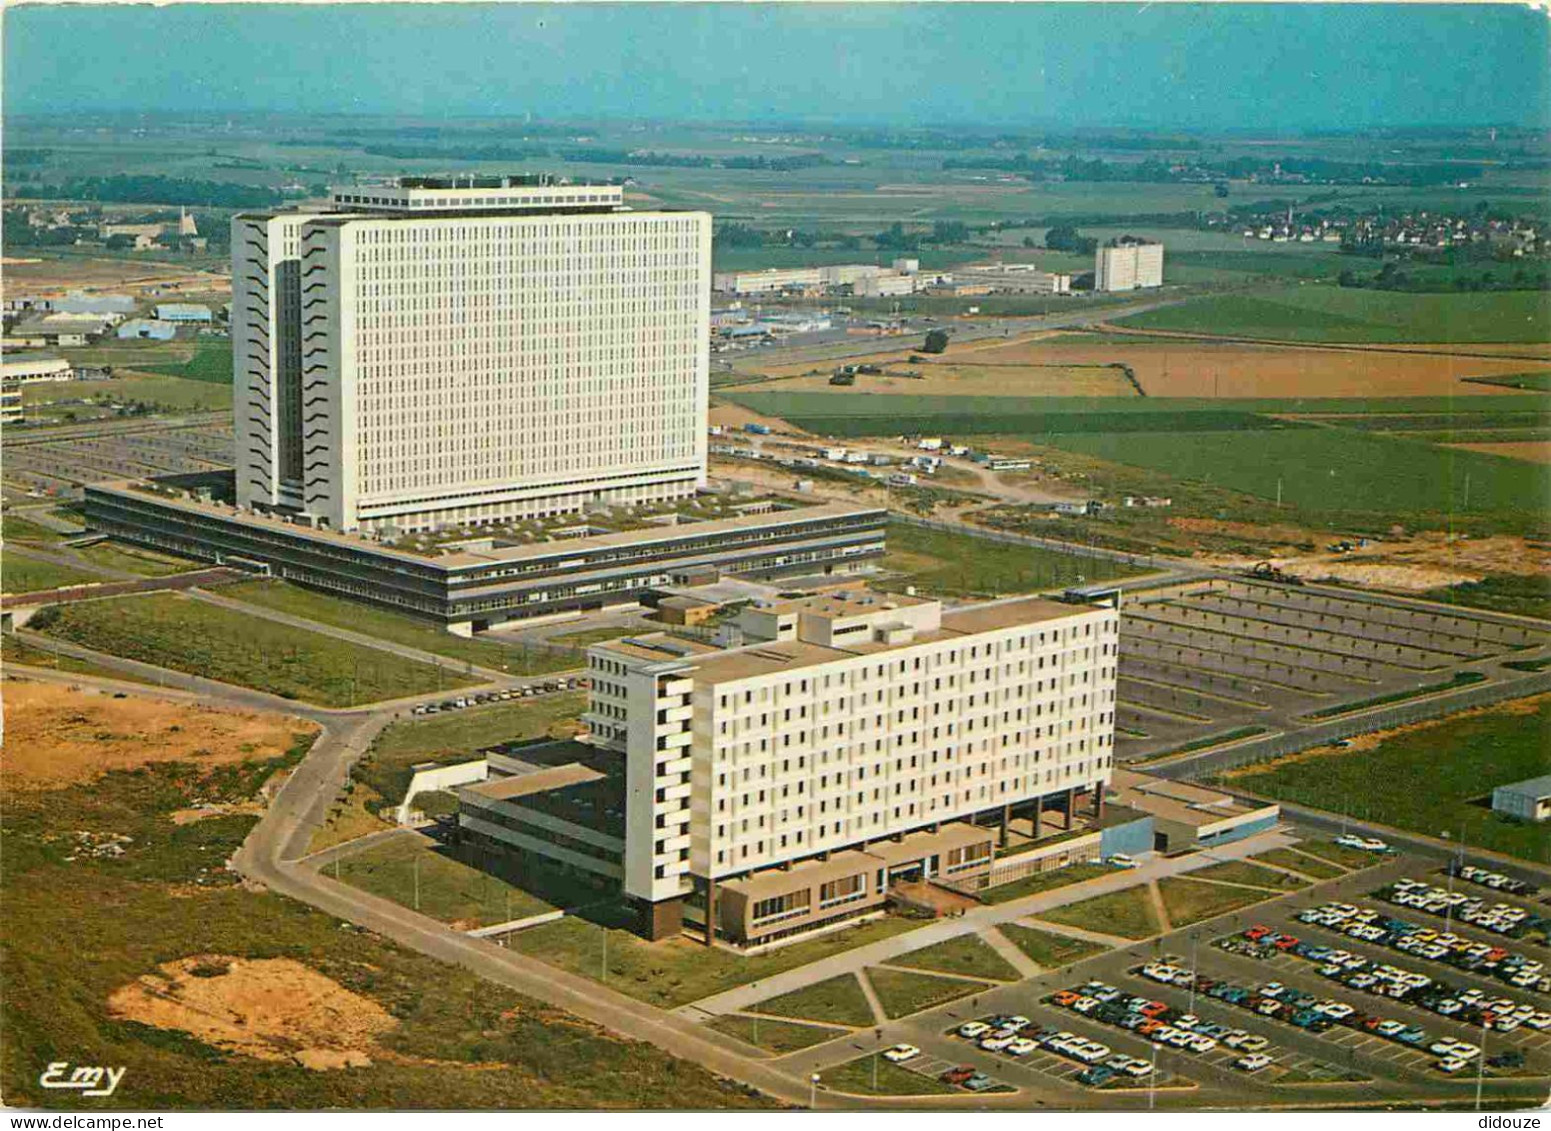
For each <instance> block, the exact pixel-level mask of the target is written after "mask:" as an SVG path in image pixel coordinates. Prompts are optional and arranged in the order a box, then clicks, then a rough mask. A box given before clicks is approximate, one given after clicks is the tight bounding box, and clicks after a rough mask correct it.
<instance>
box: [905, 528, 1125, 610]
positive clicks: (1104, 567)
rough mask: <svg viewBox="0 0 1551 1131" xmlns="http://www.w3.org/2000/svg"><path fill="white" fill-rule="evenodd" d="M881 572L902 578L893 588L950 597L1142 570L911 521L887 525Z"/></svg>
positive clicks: (1062, 584)
mask: <svg viewBox="0 0 1551 1131" xmlns="http://www.w3.org/2000/svg"><path fill="white" fill-rule="evenodd" d="M967 551H968V552H967ZM883 568H884V569H888V570H893V571H895V572H897V573H899V574H902V575H903V576H902V577H899V578H895V579H893V580H891V581H890V582H888V583H887V584H889V585H892V586H895V587H899V586H902V585H914V586H916V587H917V588H919V589H922V590H925V591H927V592H929V593H931V594H934V595H938V594H940V595H942V596H952V597H963V596H999V595H1002V594H1009V593H1027V592H1029V591H1030V590H1035V589H1050V588H1057V587H1061V588H1064V587H1066V586H1070V585H1076V584H1077V583H1078V579H1079V578H1081V579H1082V580H1084V581H1088V582H1095V581H1107V580H1109V579H1111V578H1116V577H1131V576H1134V575H1135V574H1138V573H1141V572H1143V571H1142V570H1140V569H1136V568H1134V567H1131V566H1127V565H1125V564H1123V563H1121V562H1116V561H1111V560H1110V559H1108V558H1089V557H1079V556H1078V555H1075V554H1061V553H1056V552H1055V551H1052V550H1040V549H1036V548H1034V547H1031V546H1014V545H1007V544H1005V543H1000V542H992V541H989V540H987V539H976V538H970V537H965V536H964V535H961V534H947V533H944V532H942V531H937V530H928V529H925V528H924V527H920V526H912V525H911V524H910V523H907V522H891V523H890V524H889V528H888V552H887V553H886V554H885V555H884V558H883Z"/></svg>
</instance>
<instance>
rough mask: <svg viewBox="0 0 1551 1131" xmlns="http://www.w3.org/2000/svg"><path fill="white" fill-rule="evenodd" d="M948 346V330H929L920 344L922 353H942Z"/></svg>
mask: <svg viewBox="0 0 1551 1131" xmlns="http://www.w3.org/2000/svg"><path fill="white" fill-rule="evenodd" d="M947 348H948V331H946V330H929V331H927V334H926V341H925V342H923V343H922V345H921V352H922V353H942V352H943V351H944V350H946V349H947Z"/></svg>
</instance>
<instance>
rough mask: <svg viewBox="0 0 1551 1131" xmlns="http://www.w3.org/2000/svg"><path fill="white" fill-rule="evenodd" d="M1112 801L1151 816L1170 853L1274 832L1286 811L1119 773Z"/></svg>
mask: <svg viewBox="0 0 1551 1131" xmlns="http://www.w3.org/2000/svg"><path fill="white" fill-rule="evenodd" d="M1112 785H1113V790H1112V792H1111V794H1110V799H1111V800H1113V801H1115V802H1117V803H1119V804H1121V805H1124V806H1126V807H1128V808H1131V809H1136V810H1138V811H1139V812H1142V813H1147V814H1149V815H1151V816H1152V818H1153V822H1154V828H1155V830H1156V834H1155V835H1156V836H1157V837H1158V838H1159V843H1158V845H1157V847H1159V848H1161V849H1165V850H1171V849H1177V848H1187V847H1196V846H1202V847H1204V846H1209V845H1213V844H1226V843H1228V842H1230V841H1234V840H1239V839H1241V838H1243V837H1246V836H1250V835H1251V834H1253V833H1257V832H1264V831H1265V830H1266V829H1269V828H1271V827H1273V826H1274V825H1275V824H1276V822H1277V821H1278V819H1280V816H1281V812H1282V810H1281V806H1279V805H1275V804H1270V805H1251V804H1244V803H1243V802H1240V801H1238V800H1236V799H1235V798H1234V797H1233V796H1231V795H1230V794H1227V793H1222V792H1220V791H1218V790H1215V789H1207V788H1206V787H1205V786H1199V785H1193V784H1191V783H1189V782H1179V781H1171V780H1169V779H1168V778H1158V777H1153V776H1151V775H1150V774H1143V773H1138V772H1137V771H1135V770H1125V769H1117V770H1116V771H1115V775H1114V778H1113V780H1112Z"/></svg>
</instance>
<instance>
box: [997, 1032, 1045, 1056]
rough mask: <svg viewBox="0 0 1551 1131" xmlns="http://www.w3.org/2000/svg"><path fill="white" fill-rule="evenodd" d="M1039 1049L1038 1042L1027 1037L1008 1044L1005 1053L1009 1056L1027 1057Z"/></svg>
mask: <svg viewBox="0 0 1551 1131" xmlns="http://www.w3.org/2000/svg"><path fill="white" fill-rule="evenodd" d="M1037 1048H1039V1042H1038V1041H1033V1040H1030V1039H1029V1038H1028V1037H1019V1038H1017V1039H1016V1040H1014V1041H1012V1042H1011V1043H1009V1044H1008V1046H1007V1048H1006V1050H1005V1051H1006V1053H1007V1055H1009V1056H1028V1055H1029V1053H1031V1052H1033V1051H1034V1050H1035V1049H1037Z"/></svg>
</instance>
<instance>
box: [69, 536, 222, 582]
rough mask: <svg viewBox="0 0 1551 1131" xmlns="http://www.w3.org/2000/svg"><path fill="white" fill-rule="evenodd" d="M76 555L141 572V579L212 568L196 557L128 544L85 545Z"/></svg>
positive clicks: (97, 563) (95, 562) (132, 571)
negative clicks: (182, 556)
mask: <svg viewBox="0 0 1551 1131" xmlns="http://www.w3.org/2000/svg"><path fill="white" fill-rule="evenodd" d="M72 552H73V553H74V554H75V555H76V556H77V557H79V558H81V559H82V560H83V561H88V562H91V563H92V564H93V565H100V566H103V567H104V568H106V569H121V570H124V571H126V572H127V573H137V574H139V575H140V576H141V577H167V576H169V575H171V574H174V573H185V572H187V571H188V570H191V569H204V568H208V566H209V564H210V563H208V562H197V561H194V560H193V559H192V558H180V557H176V556H174V555H172V554H167V553H163V552H162V551H160V550H147V549H144V548H143V547H140V546H131V545H129V544H128V543H125V542H112V541H109V542H98V543H97V544H96V545H93V546H83V547H81V548H80V549H78V550H74V551H72Z"/></svg>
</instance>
